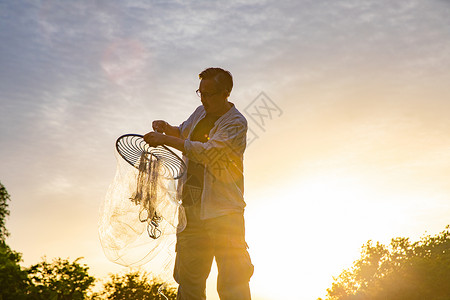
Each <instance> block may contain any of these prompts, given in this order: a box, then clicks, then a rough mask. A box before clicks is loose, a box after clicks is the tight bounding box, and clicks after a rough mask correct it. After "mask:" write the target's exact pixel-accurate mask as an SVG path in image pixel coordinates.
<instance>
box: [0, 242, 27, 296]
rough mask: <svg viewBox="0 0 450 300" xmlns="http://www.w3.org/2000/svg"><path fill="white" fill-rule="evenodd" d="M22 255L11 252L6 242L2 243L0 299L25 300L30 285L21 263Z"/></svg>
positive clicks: (0, 243)
mask: <svg viewBox="0 0 450 300" xmlns="http://www.w3.org/2000/svg"><path fill="white" fill-rule="evenodd" d="M20 261H21V254H20V253H18V252H15V251H13V250H11V248H10V247H9V246H8V245H6V243H5V241H0V299H2V300H9V299H11V300H13V299H14V300H20V299H25V297H26V290H27V287H28V284H29V281H28V277H27V272H26V271H24V270H22V269H21V267H20V265H19V262H20Z"/></svg>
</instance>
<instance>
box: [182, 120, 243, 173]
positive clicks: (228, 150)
mask: <svg viewBox="0 0 450 300" xmlns="http://www.w3.org/2000/svg"><path fill="white" fill-rule="evenodd" d="M246 137H247V121H246V120H245V118H243V117H236V118H233V120H232V121H230V122H226V123H225V124H223V125H219V128H218V129H217V130H216V132H215V133H214V134H213V135H212V136H211V137H210V139H209V140H208V141H207V142H206V143H202V142H197V141H190V140H185V142H184V148H185V153H186V156H187V157H188V158H189V159H193V160H195V161H197V162H199V163H203V164H205V165H206V166H211V165H216V164H223V163H227V162H228V160H229V158H230V157H241V156H242V155H243V153H244V150H245V146H246Z"/></svg>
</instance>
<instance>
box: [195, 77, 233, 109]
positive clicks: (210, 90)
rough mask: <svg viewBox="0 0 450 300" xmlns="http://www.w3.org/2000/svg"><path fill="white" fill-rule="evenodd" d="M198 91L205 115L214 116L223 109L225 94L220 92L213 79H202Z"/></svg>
mask: <svg viewBox="0 0 450 300" xmlns="http://www.w3.org/2000/svg"><path fill="white" fill-rule="evenodd" d="M198 90H199V91H200V94H201V99H202V104H203V107H204V108H205V110H206V112H207V113H209V114H216V113H220V112H221V111H222V110H223V109H224V106H225V104H226V103H227V92H226V91H224V90H220V89H219V88H218V87H217V83H216V81H215V80H214V79H202V80H201V81H200V86H199V87H198Z"/></svg>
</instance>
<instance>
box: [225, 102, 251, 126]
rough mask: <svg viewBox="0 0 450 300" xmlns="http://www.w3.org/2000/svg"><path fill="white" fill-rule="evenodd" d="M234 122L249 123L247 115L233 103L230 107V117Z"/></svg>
mask: <svg viewBox="0 0 450 300" xmlns="http://www.w3.org/2000/svg"><path fill="white" fill-rule="evenodd" d="M228 119H229V120H230V121H232V122H236V123H242V124H244V125H247V119H246V118H245V116H244V115H243V114H242V113H241V112H240V111H239V110H238V109H237V107H236V106H235V105H234V104H233V107H232V108H231V109H230V115H229V118H228Z"/></svg>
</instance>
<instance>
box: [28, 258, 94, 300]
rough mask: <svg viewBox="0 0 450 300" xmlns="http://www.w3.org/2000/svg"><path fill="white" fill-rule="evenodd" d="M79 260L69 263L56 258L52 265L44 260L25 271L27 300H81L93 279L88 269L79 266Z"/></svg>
mask: <svg viewBox="0 0 450 300" xmlns="http://www.w3.org/2000/svg"><path fill="white" fill-rule="evenodd" d="M80 259H81V258H78V259H76V260H75V261H73V262H70V261H69V260H67V259H61V258H57V259H55V260H53V262H52V263H48V262H47V261H46V260H45V259H44V260H43V261H42V262H40V263H38V264H35V265H33V266H31V267H30V268H29V269H27V272H28V275H29V279H30V286H29V297H28V299H36V300H38V299H39V300H40V299H42V300H44V299H45V300H48V299H55V300H82V299H85V298H86V294H87V291H88V289H89V287H90V286H91V285H92V284H93V283H94V281H95V278H94V277H92V276H89V274H88V269H89V268H88V267H87V266H86V265H80V264H79V263H78V261H79V260H80Z"/></svg>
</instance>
